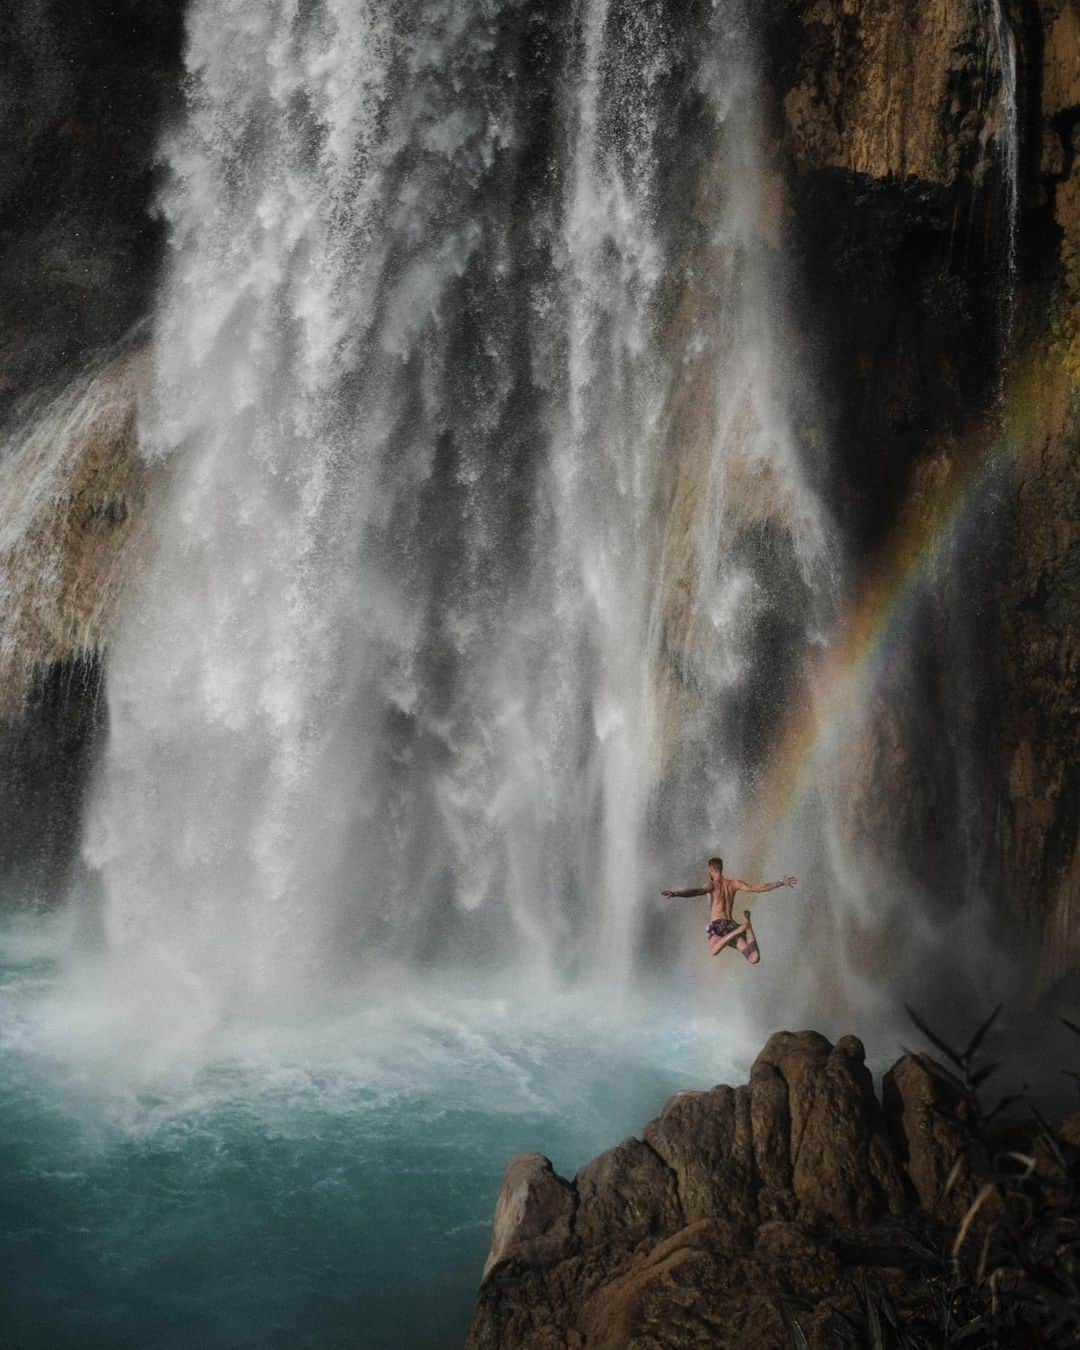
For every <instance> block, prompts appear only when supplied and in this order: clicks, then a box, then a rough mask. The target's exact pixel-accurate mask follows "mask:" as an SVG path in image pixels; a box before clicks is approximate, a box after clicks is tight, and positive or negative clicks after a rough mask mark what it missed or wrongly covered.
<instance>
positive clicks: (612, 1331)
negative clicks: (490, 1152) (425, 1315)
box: [468, 1031, 978, 1350]
mask: <svg viewBox="0 0 1080 1350" xmlns="http://www.w3.org/2000/svg"><path fill="white" fill-rule="evenodd" d="M949 1094H950V1086H949V1078H948V1075H947V1074H945V1073H944V1071H943V1070H940V1069H938V1067H937V1066H936V1065H934V1064H933V1063H932V1061H929V1060H927V1059H926V1058H925V1057H924V1056H907V1057H905V1058H904V1059H902V1060H901V1061H899V1063H898V1064H897V1065H896V1066H895V1067H894V1068H893V1069H892V1071H891V1072H890V1075H889V1077H888V1078H887V1080H886V1094H885V1107H884V1109H883V1108H882V1107H881V1106H879V1104H878V1101H877V1098H876V1096H875V1095H874V1091H873V1087H872V1083H871V1079H870V1075H869V1072H868V1071H867V1069H866V1066H865V1064H864V1062H863V1047H862V1045H861V1043H860V1042H859V1041H858V1040H856V1038H855V1037H854V1036H845V1037H843V1038H842V1039H841V1040H840V1041H839V1042H838V1043H837V1044H836V1045H832V1044H830V1042H829V1041H828V1040H826V1039H825V1037H824V1036H820V1035H818V1034H817V1033H816V1032H812V1031H804V1032H800V1033H797V1034H793V1033H790V1032H781V1033H779V1034H777V1035H775V1036H773V1037H771V1038H770V1040H769V1041H768V1043H767V1044H766V1046H765V1048H764V1049H763V1050H762V1052H761V1054H760V1055H759V1056H758V1058H757V1060H756V1061H755V1063H754V1066H753V1069H752V1071H751V1076H750V1083H749V1084H748V1085H745V1086H742V1087H738V1088H734V1089H732V1088H730V1087H715V1088H712V1089H711V1090H709V1091H707V1092H684V1093H679V1094H678V1095H677V1096H675V1097H673V1098H672V1099H671V1100H670V1101H669V1102H668V1103H667V1105H666V1106H665V1107H664V1109H663V1111H662V1112H661V1114H660V1115H659V1116H658V1117H657V1118H656V1120H654V1121H652V1122H651V1123H650V1124H649V1125H647V1126H646V1128H645V1130H644V1131H643V1137H642V1139H641V1140H640V1141H638V1140H634V1139H631V1140H627V1141H626V1142H625V1143H623V1144H620V1145H619V1146H618V1147H617V1148H615V1149H612V1150H611V1151H610V1152H608V1153H605V1154H602V1155H601V1156H600V1157H599V1158H597V1159H595V1160H594V1161H593V1162H591V1163H589V1164H588V1165H587V1166H586V1167H584V1168H582V1170H581V1171H580V1172H579V1173H578V1175H577V1176H576V1177H575V1178H574V1180H573V1182H572V1183H570V1182H566V1181H563V1180H562V1179H560V1178H559V1177H557V1176H556V1175H555V1174H554V1172H553V1171H552V1169H551V1164H550V1163H549V1162H548V1161H547V1159H545V1158H541V1157H540V1156H539V1155H537V1154H528V1155H525V1156H524V1157H520V1158H515V1159H513V1161H512V1162H511V1163H510V1165H509V1167H508V1168H507V1172H506V1178H505V1180H504V1183H503V1189H502V1192H501V1194H500V1196H499V1201H498V1205H497V1208H496V1216H495V1226H494V1231H493V1236H492V1245H491V1253H490V1256H489V1258H488V1263H487V1266H486V1268H485V1278H484V1282H483V1284H482V1286H481V1289H480V1293H479V1296H478V1299H477V1305H476V1312H475V1316H474V1319H473V1324H472V1329H471V1332H470V1336H469V1341H468V1345H469V1347H470V1348H471V1350H497V1348H498V1350H511V1347H513V1350H533V1347H547V1346H551V1347H555V1346H560V1347H562V1346H575V1345H588V1346H590V1347H593V1346H601V1347H611V1350H616V1347H625V1346H627V1345H635V1344H642V1345H651V1344H655V1345H663V1346H673V1347H674V1346H690V1345H695V1346H696V1345H711V1344H718V1345H740V1346H748V1347H749V1346H763V1347H764V1346H768V1347H772V1346H776V1347H781V1346H786V1345H787V1343H788V1342H787V1339H786V1333H785V1332H784V1330H783V1326H782V1322H781V1319H780V1313H779V1310H778V1307H779V1303H780V1301H781V1300H782V1299H785V1298H792V1299H796V1300H798V1301H799V1302H800V1304H801V1305H803V1306H806V1305H809V1306H811V1307H812V1308H815V1309H816V1311H815V1312H814V1313H812V1314H810V1315H808V1316H806V1317H804V1318H803V1325H804V1327H805V1328H808V1329H809V1331H810V1332H811V1333H813V1334H814V1335H815V1336H816V1337H817V1339H816V1341H815V1343H820V1344H823V1345H824V1344H827V1343H828V1342H827V1340H824V1339H821V1338H822V1337H824V1336H825V1335H826V1326H827V1315H828V1306H827V1305H828V1302H829V1301H830V1300H832V1301H837V1300H841V1301H842V1300H843V1299H844V1298H845V1297H846V1296H847V1295H848V1294H850V1293H851V1291H852V1290H853V1288H854V1285H853V1281H854V1279H855V1278H856V1276H857V1274H858V1271H859V1269H860V1268H863V1267H874V1268H875V1269H876V1270H877V1271H878V1273H879V1274H880V1273H882V1272H885V1276H884V1277H885V1278H886V1279H888V1280H893V1282H894V1283H896V1282H898V1281H899V1283H901V1284H902V1280H901V1279H900V1276H899V1273H898V1272H896V1271H894V1270H893V1265H892V1263H894V1262H895V1240H894V1239H895V1230H896V1226H897V1225H904V1224H908V1225H917V1224H919V1223H920V1222H922V1221H923V1218H924V1213H923V1212H925V1213H926V1214H933V1213H934V1212H935V1206H937V1205H938V1202H939V1196H940V1193H941V1191H942V1189H943V1188H944V1182H945V1179H946V1177H947V1175H948V1172H949V1170H950V1169H951V1168H952V1165H953V1163H954V1161H955V1160H956V1158H957V1156H958V1155H959V1154H960V1153H962V1152H964V1151H965V1150H966V1149H967V1148H968V1146H969V1143H970V1141H969V1140H968V1139H967V1138H966V1137H963V1136H962V1135H961V1134H960V1133H958V1132H954V1134H953V1135H951V1136H950V1135H949V1134H948V1133H947V1131H946V1130H945V1127H944V1126H943V1125H942V1124H941V1123H940V1122H939V1121H938V1120H937V1118H936V1116H935V1115H934V1112H933V1108H934V1106H935V1105H938V1106H944V1105H947V1104H948V1103H947V1101H946V1099H947V1098H948V1101H949V1102H951V1101H952V1098H951V1097H950V1095H949ZM977 1166H978V1159H977V1157H976V1158H975V1159H974V1161H973V1162H972V1163H971V1164H970V1168H969V1170H970V1175H971V1177H972V1178H974V1177H975V1175H976V1173H977ZM969 1191H970V1187H969V1185H968V1184H967V1180H966V1179H962V1181H961V1183H960V1185H959V1186H958V1187H957V1188H955V1189H954V1190H953V1191H951V1192H950V1199H949V1200H948V1201H947V1207H948V1206H955V1205H957V1204H960V1205H964V1206H965V1207H966V1203H967V1202H969ZM951 1213H952V1211H951V1209H950V1211H949V1216H948V1217H951ZM882 1234H885V1235H886V1236H884V1237H883V1236H882ZM889 1235H891V1236H889ZM875 1253H877V1254H875ZM815 1328H816V1329H817V1332H815ZM817 1333H820V1335H817ZM650 1338H654V1339H650Z"/></svg>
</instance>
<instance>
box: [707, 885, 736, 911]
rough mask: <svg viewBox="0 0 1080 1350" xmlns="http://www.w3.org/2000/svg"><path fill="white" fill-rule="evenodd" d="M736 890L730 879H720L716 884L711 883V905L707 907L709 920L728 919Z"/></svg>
mask: <svg viewBox="0 0 1080 1350" xmlns="http://www.w3.org/2000/svg"><path fill="white" fill-rule="evenodd" d="M737 890H738V887H737V886H736V884H735V882H734V881H733V880H732V878H731V877H721V878H720V880H719V881H718V882H714V883H713V889H712V903H711V905H710V907H709V918H710V919H730V918H731V906H732V904H733V903H734V901H735V894H736V891H737Z"/></svg>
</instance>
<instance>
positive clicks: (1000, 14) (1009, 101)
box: [984, 0, 1020, 353]
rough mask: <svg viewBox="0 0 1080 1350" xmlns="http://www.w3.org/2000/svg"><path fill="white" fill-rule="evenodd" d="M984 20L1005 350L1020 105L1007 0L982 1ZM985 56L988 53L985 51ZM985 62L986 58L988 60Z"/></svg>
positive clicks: (1011, 302)
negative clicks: (994, 95) (998, 185)
mask: <svg viewBox="0 0 1080 1350" xmlns="http://www.w3.org/2000/svg"><path fill="white" fill-rule="evenodd" d="M985 3H986V9H985V11H984V12H985V14H986V19H985V22H986V24H987V26H988V27H989V29H990V34H989V42H990V44H992V46H993V49H994V56H995V57H996V63H997V68H998V80H999V87H998V102H999V116H1000V120H1001V126H1000V131H999V132H998V134H997V137H996V139H997V142H998V153H999V155H1000V157H1001V176H1002V179H1003V182H1004V188H1005V202H1004V210H1005V267H1004V272H1005V287H1004V297H1003V301H1002V308H1003V311H1004V314H1003V319H1002V332H1003V336H1002V350H1003V352H1005V353H1007V351H1008V347H1009V341H1010V338H1011V336H1012V323H1013V310H1014V307H1015V303H1016V267H1017V254H1016V250H1017V244H1018V240H1019V231H1020V106H1019V102H1018V95H1017V75H1016V36H1015V34H1014V33H1013V29H1012V24H1011V22H1010V21H1009V13H1008V7H1007V0H985ZM988 58H989V53H988ZM988 63H989V61H988Z"/></svg>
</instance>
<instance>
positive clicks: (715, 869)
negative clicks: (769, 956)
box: [660, 858, 795, 966]
mask: <svg viewBox="0 0 1080 1350" xmlns="http://www.w3.org/2000/svg"><path fill="white" fill-rule="evenodd" d="M794 885H795V878H794V877H783V878H782V879H781V880H780V881H765V882H762V883H761V885H760V886H748V885H747V884H746V882H745V881H735V880H734V879H733V878H731V877H726V876H724V860H723V858H710V859H709V884H708V885H707V886H694V887H692V888H691V889H690V890H688V891H661V892H660V894H661V895H666V896H669V897H670V896H678V897H679V898H680V899H689V898H690V897H691V896H695V895H711V896H712V904H711V906H710V908H709V926H708V928H706V930H705V934H706V936H707V937H708V939H709V950H710V951H711V952H712V954H713V956H716V955H718V954H719V953H720V952H722V951H723V950H724V948H725V947H731V946H734V948H735V950H736V951H737V952H742V954H743V956H745V957H746V959H747V960H748V961H749V962H750V964H751V965H752V966H756V965H757V963H758V962H759V961H760V960H761V952H760V951H759V950H758V944H757V937H756V936H755V934H754V929H753V927H752V926H751V923H750V911H749V910H748V909H744V910H743V916H744V918H745V920H746V921H745V923H736V922H735V920H734V919H733V918H732V917H731V906H732V903H733V902H734V900H735V895H736V893H737V892H738V891H750V892H752V893H753V894H754V895H764V893H765V892H766V891H775V890H778V889H779V888H780V887H781V886H794Z"/></svg>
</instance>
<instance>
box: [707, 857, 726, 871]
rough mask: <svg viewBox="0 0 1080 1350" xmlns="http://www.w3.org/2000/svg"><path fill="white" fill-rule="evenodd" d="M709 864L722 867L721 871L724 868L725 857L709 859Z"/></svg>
mask: <svg viewBox="0 0 1080 1350" xmlns="http://www.w3.org/2000/svg"><path fill="white" fill-rule="evenodd" d="M708 865H709V867H718V868H719V869H720V871H721V872H722V871H723V870H724V860H723V858H710V859H709V862H708Z"/></svg>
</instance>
